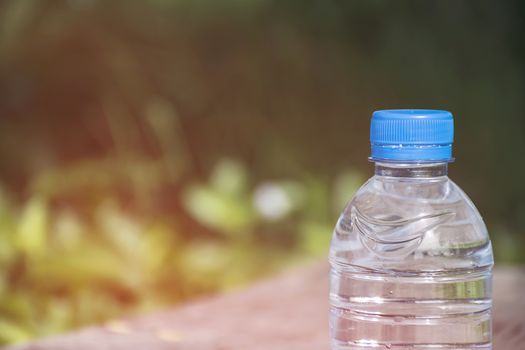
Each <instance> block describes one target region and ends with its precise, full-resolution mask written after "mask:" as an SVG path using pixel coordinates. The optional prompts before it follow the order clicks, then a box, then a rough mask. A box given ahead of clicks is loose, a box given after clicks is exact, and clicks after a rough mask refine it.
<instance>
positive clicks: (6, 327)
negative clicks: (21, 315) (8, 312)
mask: <svg viewBox="0 0 525 350" xmlns="http://www.w3.org/2000/svg"><path fill="white" fill-rule="evenodd" d="M29 339H31V334H30V333H29V332H27V331H26V330H25V329H24V328H22V327H20V326H19V325H18V324H16V323H14V322H10V321H8V320H5V319H0V341H1V342H3V343H19V342H23V341H26V340H29Z"/></svg>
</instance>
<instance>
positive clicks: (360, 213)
mask: <svg viewBox="0 0 525 350" xmlns="http://www.w3.org/2000/svg"><path fill="white" fill-rule="evenodd" d="M344 247H345V248H344ZM332 248H333V249H335V250H338V249H341V248H343V250H344V249H348V250H347V253H349V254H350V256H352V257H353V259H354V258H355V259H357V258H363V259H365V260H367V259H368V260H367V261H369V263H370V262H371V261H374V263H377V261H383V260H384V261H390V262H393V261H397V262H400V261H405V260H407V259H408V260H410V261H413V262H415V261H417V262H418V264H423V265H425V264H428V266H430V267H435V266H436V265H440V264H445V265H447V266H448V267H465V266H463V265H464V264H465V263H466V264H470V263H472V264H475V265H478V266H479V265H484V266H486V265H491V264H492V248H491V246H490V240H489V237H488V232H487V229H486V227H485V224H484V223H483V220H482V218H481V215H480V214H479V212H478V210H477V209H476V207H475V206H474V204H473V203H472V201H471V200H470V198H469V197H468V196H467V195H466V194H465V192H464V191H462V190H461V188H460V187H459V186H458V185H457V184H455V183H454V182H453V181H452V180H450V179H449V178H448V177H446V176H441V177H438V178H431V179H413V178H410V179H407V178H392V177H384V176H373V177H372V178H370V179H369V180H368V181H367V182H366V183H365V184H364V185H363V186H361V188H360V189H359V190H358V191H357V192H356V194H355V196H354V197H353V199H352V200H351V201H350V202H349V203H348V205H347V207H346V208H345V209H344V211H343V213H342V214H341V217H340V219H339V221H338V223H337V226H336V229H335V231H334V238H333V241H332ZM445 258H446V259H445ZM436 259H437V260H436ZM436 261H439V263H438V262H436ZM364 265H365V266H366V265H367V264H364ZM394 265H395V264H394ZM413 266H419V265H413ZM425 266H426V265H425ZM467 267H468V266H467ZM419 268H421V266H419Z"/></svg>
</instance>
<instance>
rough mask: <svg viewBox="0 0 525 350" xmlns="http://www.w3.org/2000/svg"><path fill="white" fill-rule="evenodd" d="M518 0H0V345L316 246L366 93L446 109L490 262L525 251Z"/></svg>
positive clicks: (332, 216)
mask: <svg viewBox="0 0 525 350" xmlns="http://www.w3.org/2000/svg"><path fill="white" fill-rule="evenodd" d="M524 14H525V6H524V5H523V4H522V3H521V2H519V1H506V2H498V3H496V2H493V1H425V2H422V1H410V0H409V1H405V0H403V1H397V2H389V1H381V0H362V1H357V0H352V1H340V0H300V1H299V0H287V1H277V0H223V1H212V0H199V1H193V0H192V1H190V0H179V1H167V0H149V1H132V0H115V1H111V2H109V1H96V0H67V1H66V0H53V1H37V0H10V1H4V2H2V3H0V189H1V191H0V342H1V343H10V342H18V341H24V340H27V339H30V338H33V337H37V336H45V335H49V334H54V333H57V332H61V331H64V330H66V329H71V328H75V327H79V326H82V325H85V324H90V323H94V322H101V321H104V320H107V319H109V318H115V317H122V316H125V315H129V314H132V313H138V312H145V311H148V310H153V309H158V308H161V307H165V306H166V305H170V304H173V303H177V302H181V301H185V300H188V299H190V298H192V297H196V296H198V295H203V294H208V293H213V292H216V291H219V290H224V289H228V288H232V287H236V286H240V285H243V284H246V283H248V282H250V281H252V280H254V279H255V278H257V277H260V276H263V275H266V274H269V273H272V272H275V271H278V270H280V269H282V268H283V267H284V266H287V265H290V264H295V263H298V262H302V261H304V260H305V259H307V258H308V257H319V256H324V255H325V254H326V251H327V246H328V241H329V238H330V232H331V228H332V226H333V224H334V222H335V220H336V217H337V213H338V212H339V210H340V209H341V208H342V207H343V205H344V203H345V202H346V201H347V200H348V199H349V198H350V197H351V195H352V192H353V191H354V190H355V189H356V188H357V187H358V186H359V185H360V184H362V183H363V182H364V181H365V179H366V177H367V176H366V174H370V173H371V168H370V167H369V166H368V164H367V162H366V155H367V154H368V140H367V136H368V126H369V117H370V114H371V112H372V111H373V110H374V109H379V108H394V107H408V106H410V107H427V108H442V109H449V110H451V111H452V112H453V113H454V114H455V117H456V130H457V132H456V135H457V137H456V139H457V141H456V146H455V150H454V153H455V156H456V157H457V159H458V162H457V164H453V165H452V166H451V176H452V177H453V178H454V179H456V180H457V182H458V183H459V184H460V186H461V187H463V188H464V189H465V190H466V192H467V193H468V194H469V195H470V196H471V197H472V199H473V200H474V202H475V203H476V205H477V206H478V208H479V209H480V211H481V213H482V214H483V216H484V218H485V219H486V221H487V224H488V226H489V230H490V232H491V236H492V239H493V241H494V247H495V252H496V258H497V260H498V262H506V263H512V262H515V263H518V262H519V263H523V262H525V260H524V255H523V254H522V252H523V250H524V249H525V239H524V235H523V230H524V227H525V205H524V204H523V198H525V181H523V179H522V174H523V172H524V169H523V168H524V167H525V163H523V162H520V160H521V159H522V158H523V154H524V153H525V119H523V117H522V116H521V114H520V113H521V111H522V110H523V108H524V107H525V106H524V104H525V102H524V100H523V96H524V93H525V91H524V90H525V84H524V83H525V74H524V73H525V64H524V62H525V60H524V57H525V45H524V40H523V35H524V33H525V28H524V27H525V20H524ZM480 155H482V156H480ZM480 157H481V159H480Z"/></svg>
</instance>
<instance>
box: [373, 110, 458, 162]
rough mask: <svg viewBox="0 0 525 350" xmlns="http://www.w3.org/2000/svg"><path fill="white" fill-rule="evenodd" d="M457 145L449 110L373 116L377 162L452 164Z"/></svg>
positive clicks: (375, 159) (374, 149) (381, 112)
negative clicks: (435, 162)
mask: <svg viewBox="0 0 525 350" xmlns="http://www.w3.org/2000/svg"><path fill="white" fill-rule="evenodd" d="M453 142H454V118H453V117H452V113H450V112H448V111H440V110H433V109H389V110H382V111H375V112H374V113H373V114H372V123H371V125H370V144H371V146H372V154H371V156H370V159H372V160H374V161H381V160H383V161H396V162H398V161H407V162H433V161H451V160H452V143H453Z"/></svg>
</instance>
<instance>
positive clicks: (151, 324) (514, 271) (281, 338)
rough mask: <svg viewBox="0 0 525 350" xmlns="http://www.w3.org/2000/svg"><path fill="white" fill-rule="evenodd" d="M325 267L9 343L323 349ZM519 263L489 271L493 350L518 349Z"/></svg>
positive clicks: (61, 348) (522, 278)
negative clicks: (157, 310) (129, 316)
mask: <svg viewBox="0 0 525 350" xmlns="http://www.w3.org/2000/svg"><path fill="white" fill-rule="evenodd" d="M327 284H328V281H327V266H326V264H325V263H318V264H313V265H309V266H306V267H302V268H299V269H295V270H290V271H288V272H285V273H283V274H282V275H280V276H277V277H274V278H271V279H268V280H266V281H263V282H259V283H257V284H256V285H254V286H252V287H250V288H248V289H245V290H241V291H238V292H232V293H229V294H226V295H222V296H217V297H212V298H208V299H203V300H198V301H195V302H193V303H190V304H187V305H183V306H181V307H178V308H175V309H173V310H169V311H165V312H160V313H157V314H153V315H150V316H145V317H141V318H136V319H131V320H124V321H111V322H108V323H106V324H105V325H102V326H97V327H90V328H87V329H83V330H79V331H77V332H74V333H69V334H65V335H60V336H56V337H52V338H48V339H43V340H39V341H36V342H34V343H29V344H23V345H18V346H11V347H8V348H6V349H9V350H15V349H16V350H30V349H31V350H37V349H42V350H44V349H45V350H94V349H100V350H104V349H114V350H124V349H126V350H133V349H148V350H164V349H174V350H214V349H216V350H229V349H239V350H241V349H242V350H248V349H250V350H258V349H261V350H263V349H264V350H281V349H282V350H321V349H326V350H328V348H329V346H328V330H327V328H328V326H327V324H328V320H327V316H328V315H327V314H328V303H327ZM524 293H525V269H523V268H515V267H514V268H510V267H504V268H497V269H496V271H495V274H494V350H521V349H525V345H524V344H525V298H523V294H524Z"/></svg>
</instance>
